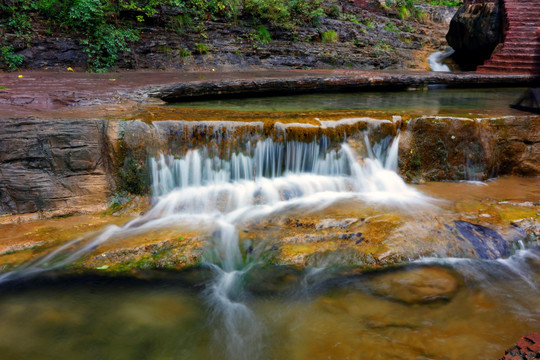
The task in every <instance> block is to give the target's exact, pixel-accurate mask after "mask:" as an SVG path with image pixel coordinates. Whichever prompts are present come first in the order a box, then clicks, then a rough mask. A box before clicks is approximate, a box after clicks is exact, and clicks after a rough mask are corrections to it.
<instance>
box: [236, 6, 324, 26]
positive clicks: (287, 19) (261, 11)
mask: <svg viewBox="0 0 540 360" xmlns="http://www.w3.org/2000/svg"><path fill="white" fill-rule="evenodd" d="M322 2H323V0H290V1H288V0H245V1H244V7H243V9H244V15H248V16H251V17H252V18H253V19H255V20H256V21H261V22H268V23H270V24H272V25H275V26H282V27H286V28H292V27H294V26H296V25H301V24H305V23H309V22H315V21H316V20H317V19H318V18H320V17H322V16H323V15H324V10H323V8H322Z"/></svg>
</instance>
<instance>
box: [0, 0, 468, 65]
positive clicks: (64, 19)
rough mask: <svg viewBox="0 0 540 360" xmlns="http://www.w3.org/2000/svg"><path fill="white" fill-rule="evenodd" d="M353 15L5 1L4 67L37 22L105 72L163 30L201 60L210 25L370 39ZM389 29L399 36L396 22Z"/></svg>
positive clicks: (318, 8) (339, 10) (319, 9)
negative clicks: (354, 27)
mask: <svg viewBox="0 0 540 360" xmlns="http://www.w3.org/2000/svg"><path fill="white" fill-rule="evenodd" d="M461 2H462V0H385V4H386V8H387V9H391V10H392V11H397V14H398V16H399V17H400V18H401V19H407V18H412V19H416V20H422V17H423V14H422V13H421V11H419V10H418V7H417V6H416V5H417V4H418V3H430V4H435V5H445V6H456V5H459V4H461ZM347 11H348V10H344V8H343V7H342V3H341V2H339V1H337V0H1V1H0V50H1V52H0V56H1V57H0V67H1V68H4V69H11V70H14V69H16V68H18V67H19V66H21V64H22V62H23V57H22V56H21V55H17V54H16V52H15V50H20V49H21V48H24V46H25V45H24V44H28V43H29V42H30V40H32V39H34V40H35V38H32V36H33V34H35V33H36V31H35V30H34V29H33V25H34V23H35V22H37V21H40V22H41V23H43V24H46V28H45V29H41V30H40V31H41V32H42V33H44V34H46V35H49V36H50V35H52V34H67V35H68V36H70V37H73V38H75V39H78V41H79V44H80V45H82V46H83V51H84V52H85V53H86V55H87V64H88V70H89V71H96V72H101V71H107V70H109V69H111V68H113V67H115V66H116V64H117V63H118V61H119V60H120V59H121V57H122V56H125V55H126V54H127V53H129V52H130V50H131V47H132V46H133V44H134V42H136V41H139V40H140V34H141V31H145V29H148V28H150V27H155V26H156V25H157V26H162V27H164V28H166V29H168V30H170V31H172V32H175V33H176V34H179V35H183V34H186V33H192V34H197V35H199V36H200V40H199V41H200V42H199V43H196V44H194V45H192V46H194V47H193V49H191V51H192V52H194V53H199V54H206V53H208V51H209V48H208V45H206V43H208V41H207V40H208V35H207V34H206V24H207V23H208V21H215V20H218V19H220V20H225V22H227V23H228V25H231V24H234V25H240V26H244V27H247V28H251V32H247V33H249V34H250V35H248V36H247V38H248V39H251V40H253V41H254V42H256V44H254V46H259V45H260V44H265V43H269V42H271V41H272V35H271V31H272V32H274V31H276V29H277V28H282V29H283V28H284V29H289V30H291V29H292V31H293V32H294V33H296V32H295V31H297V30H298V27H300V26H303V25H305V24H308V23H312V24H317V23H318V22H319V21H320V19H321V18H323V17H330V18H334V19H339V20H341V21H347V22H353V23H358V24H360V23H361V24H363V25H365V27H363V28H362V29H361V31H362V32H369V31H370V30H373V29H375V28H376V25H375V23H374V21H373V20H372V19H370V18H367V19H366V18H362V17H357V16H358V15H357V14H354V13H350V12H347ZM394 14H395V12H394ZM269 29H270V30H269ZM386 29H387V30H390V31H394V32H396V33H397V32H398V29H397V28H396V27H395V25H393V24H392V23H388V24H387V26H386ZM277 31H278V32H279V30H277ZM8 34H9V36H13V35H15V37H16V39H17V44H16V45H15V46H13V45H14V44H13V38H12V37H10V38H9V40H8ZM34 36H35V35H34ZM301 40H302V41H304V39H301ZM337 40H338V38H337V34H336V33H335V32H332V31H329V32H327V34H326V35H325V34H323V35H322V41H323V42H329V43H332V42H336V41H337ZM306 41H309V40H306ZM181 52H182V53H181V56H182V57H185V56H189V55H190V52H189V51H188V50H183V51H182V50H181Z"/></svg>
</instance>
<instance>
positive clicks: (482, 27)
mask: <svg viewBox="0 0 540 360" xmlns="http://www.w3.org/2000/svg"><path fill="white" fill-rule="evenodd" d="M502 36H503V9H502V8H501V6H500V4H499V2H498V1H495V0H485V1H474V0H473V1H466V2H465V4H463V6H462V7H461V8H459V10H458V11H457V12H456V14H455V15H454V17H453V18H452V21H451V22H450V29H449V30H448V33H447V34H446V40H447V41H448V44H449V45H450V46H451V47H452V48H453V49H454V50H455V53H454V55H453V58H454V60H455V61H456V62H457V63H458V64H459V65H460V66H461V68H462V69H464V70H475V69H476V67H477V66H478V65H481V64H483V63H484V61H485V60H487V59H489V58H490V56H491V54H492V53H493V50H494V49H495V47H496V46H497V45H498V44H499V43H500V42H501V41H502Z"/></svg>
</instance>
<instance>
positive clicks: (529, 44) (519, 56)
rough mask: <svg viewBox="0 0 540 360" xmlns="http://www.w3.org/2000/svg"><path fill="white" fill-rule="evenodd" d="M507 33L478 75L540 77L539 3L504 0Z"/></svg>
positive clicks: (529, 0)
mask: <svg viewBox="0 0 540 360" xmlns="http://www.w3.org/2000/svg"><path fill="white" fill-rule="evenodd" d="M503 7H504V10H505V15H506V21H507V24H508V29H507V32H506V36H505V39H504V44H503V46H502V47H501V48H500V49H499V50H498V51H497V52H496V53H493V54H492V56H491V58H490V59H489V60H486V61H485V62H484V65H481V66H479V67H478V69H477V72H479V73H483V74H540V39H539V38H538V37H537V36H536V30H537V29H538V28H539V27H540V1H538V0H521V1H519V0H503Z"/></svg>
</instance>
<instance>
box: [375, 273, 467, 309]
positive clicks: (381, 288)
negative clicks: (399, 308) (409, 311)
mask: <svg viewBox="0 0 540 360" xmlns="http://www.w3.org/2000/svg"><path fill="white" fill-rule="evenodd" d="M368 287H369V289H370V290H371V291H372V292H373V293H374V294H375V295H379V296H383V297H386V298H389V299H392V300H395V301H400V302H404V303H406V304H418V303H428V302H432V301H436V300H449V299H451V298H452V297H453V296H454V295H455V294H456V292H457V291H458V289H459V281H458V280H457V279H456V277H455V276H454V274H452V273H451V272H450V270H447V269H444V268H438V267H421V268H416V269H409V270H406V271H391V272H388V273H385V274H382V275H378V276H375V277H374V278H373V279H372V281H370V282H369V284H368Z"/></svg>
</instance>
